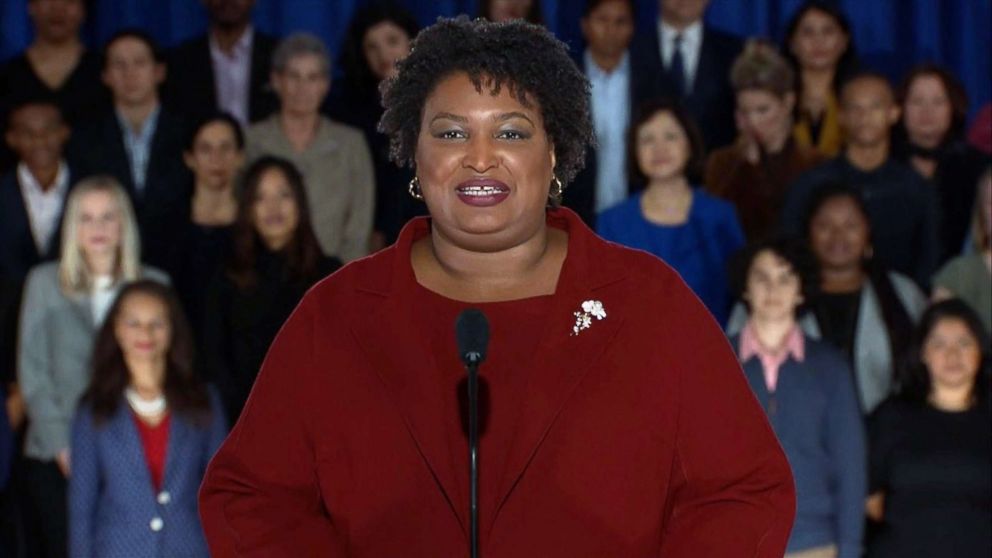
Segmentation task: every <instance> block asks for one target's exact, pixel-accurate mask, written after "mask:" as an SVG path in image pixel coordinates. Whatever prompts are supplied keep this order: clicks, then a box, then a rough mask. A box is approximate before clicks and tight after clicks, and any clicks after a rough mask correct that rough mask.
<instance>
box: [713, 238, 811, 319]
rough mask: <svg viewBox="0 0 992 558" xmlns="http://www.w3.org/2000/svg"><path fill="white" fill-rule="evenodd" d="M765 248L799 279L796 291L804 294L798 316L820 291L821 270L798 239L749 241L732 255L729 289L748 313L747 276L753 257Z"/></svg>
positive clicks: (749, 306)
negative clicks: (745, 293)
mask: <svg viewBox="0 0 992 558" xmlns="http://www.w3.org/2000/svg"><path fill="white" fill-rule="evenodd" d="M765 250H768V251H769V252H771V253H773V254H775V255H776V256H778V257H779V258H782V259H783V260H784V261H785V262H787V263H788V264H789V267H791V268H792V271H793V272H794V273H795V274H796V277H798V278H799V291H800V294H802V295H803V301H802V303H801V304H800V305H799V306H798V307H796V316H800V315H801V314H802V313H803V312H805V311H806V310H808V309H809V306H810V304H811V303H812V302H813V300H814V299H815V298H816V296H817V295H818V294H819V292H820V270H819V267H818V266H817V265H816V260H815V259H814V258H813V254H811V253H810V251H809V249H808V248H807V246H806V243H805V242H803V241H802V240H801V239H799V238H795V237H791V236H773V237H770V238H766V239H764V240H759V241H757V242H754V243H751V244H749V245H748V246H747V247H745V248H744V249H742V250H740V251H738V252H737V253H736V254H734V256H733V257H732V258H731V259H730V263H729V265H728V266H727V267H728V271H729V279H730V287H731V290H732V291H733V293H734V295H735V296H736V297H737V299H738V300H740V301H741V302H742V303H744V306H745V307H746V308H747V309H748V312H750V311H751V305H750V304H749V303H748V301H747V300H746V299H745V298H744V292H745V291H747V278H748V275H749V274H750V273H751V265H752V264H754V260H755V258H757V257H758V254H760V253H762V252H764V251H765Z"/></svg>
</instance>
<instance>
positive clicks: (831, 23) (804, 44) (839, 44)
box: [789, 9, 850, 71]
mask: <svg viewBox="0 0 992 558" xmlns="http://www.w3.org/2000/svg"><path fill="white" fill-rule="evenodd" d="M849 41H850V38H849V37H848V36H847V34H846V33H844V29H843V28H842V27H841V26H840V23H838V22H837V20H835V19H834V18H833V16H831V15H830V14H828V13H825V12H821V11H819V10H815V9H814V10H807V11H806V13H805V14H803V17H802V19H800V20H799V25H798V26H797V27H796V31H795V33H794V34H793V36H792V40H791V42H790V43H789V49H790V50H791V51H792V54H793V55H795V57H796V59H797V60H798V61H799V66H800V67H801V68H802V69H804V70H811V71H827V70H831V69H833V68H835V67H836V66H837V63H838V62H839V61H840V57H841V56H842V55H843V54H844V51H845V50H847V44H848V42H849Z"/></svg>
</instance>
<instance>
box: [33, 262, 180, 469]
mask: <svg viewBox="0 0 992 558" xmlns="http://www.w3.org/2000/svg"><path fill="white" fill-rule="evenodd" d="M58 265H59V264H58V262H49V263H44V264H41V265H39V266H37V267H35V268H33V269H32V270H31V271H30V272H29V273H28V276H27V280H26V282H25V285H24V299H23V302H22V304H21V321H20V327H19V328H18V331H19V338H18V346H17V379H18V383H19V384H20V388H21V393H22V394H23V396H24V403H25V408H26V411H27V415H28V428H27V434H26V440H25V444H24V454H25V455H26V456H28V457H31V458H34V459H38V460H41V461H50V460H52V459H54V458H55V456H56V455H57V454H58V453H59V452H60V451H62V450H63V449H66V448H68V447H69V429H70V425H71V424H72V417H73V416H74V415H75V412H76V404H77V402H78V401H79V398H80V396H82V394H83V392H84V391H85V390H86V387H87V385H88V384H89V380H90V370H89V366H90V355H91V353H92V351H93V342H94V340H95V338H96V334H97V331H98V330H99V327H100V325H101V324H97V323H95V322H94V318H93V310H92V308H91V301H90V296H89V295H82V296H78V297H68V296H66V295H65V294H64V293H63V292H62V289H61V288H60V286H59V277H58V274H59V268H58ZM142 276H143V277H144V278H147V279H154V280H156V281H160V282H162V283H168V282H169V279H168V277H167V276H166V275H165V274H164V273H162V272H161V271H158V270H156V269H153V268H148V267H146V268H144V269H142ZM117 288H118V289H119V288H120V285H118V286H117Z"/></svg>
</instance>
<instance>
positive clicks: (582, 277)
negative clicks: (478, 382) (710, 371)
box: [483, 210, 625, 531]
mask: <svg viewBox="0 0 992 558" xmlns="http://www.w3.org/2000/svg"><path fill="white" fill-rule="evenodd" d="M566 211H567V210H559V212H560V214H561V213H565V212H566ZM565 217H566V218H565V219H564V220H565V221H566V223H567V224H566V227H567V229H568V231H569V243H568V244H569V246H568V257H567V258H566V261H565V264H564V265H563V266H562V271H561V275H560V276H559V279H558V287H557V290H556V292H555V297H554V303H553V304H552V310H551V315H550V316H549V317H548V328H547V329H546V331H545V334H544V340H543V341H542V343H541V344H540V346H541V347H542V349H541V353H540V356H539V357H538V358H537V360H536V362H535V365H534V366H533V368H532V371H531V374H532V375H531V378H530V381H529V383H528V385H527V389H526V392H525V393H524V400H523V403H522V405H521V411H520V419H519V421H518V425H519V426H518V429H517V431H516V433H515V435H514V437H513V442H512V443H511V445H510V447H509V448H508V455H507V465H506V467H505V469H504V471H503V473H502V477H501V479H500V481H499V484H498V485H497V486H498V489H497V492H496V494H497V504H496V512H495V513H494V514H493V516H492V520H491V523H490V525H489V527H488V528H489V530H490V531H492V529H493V527H494V526H495V523H496V520H497V519H498V517H499V514H500V511H501V509H502V508H503V506H504V504H505V503H506V501H507V499H509V497H510V496H511V495H512V493H513V489H514V487H515V486H516V485H517V483H518V482H519V480H520V478H521V477H522V476H523V475H524V474H525V472H526V469H527V467H528V465H529V464H530V463H531V461H532V459H533V458H534V456H535V455H536V454H537V452H538V450H539V449H540V446H541V444H542V443H543V442H544V441H545V440H546V439H547V437H548V435H549V432H550V430H551V429H552V427H553V426H554V423H555V420H556V419H557V418H558V415H559V414H560V413H561V411H562V409H563V408H564V406H565V403H566V402H567V401H568V399H569V397H570V396H571V395H572V393H573V392H574V390H575V387H576V386H577V385H578V383H579V382H580V381H581V380H582V378H583V377H585V375H586V374H587V373H588V372H589V371H590V370H591V369H592V368H593V365H594V364H596V362H597V361H598V360H599V357H600V356H601V355H602V353H603V352H604V351H605V350H606V348H607V347H608V346H609V345H610V343H611V342H612V339H613V338H614V336H615V335H616V334H617V332H618V331H619V329H620V327H621V325H622V324H623V312H622V310H621V307H622V304H623V300H622V297H621V296H618V295H616V294H615V293H618V292H620V291H618V290H615V289H614V290H611V289H608V288H607V287H609V286H611V285H613V284H615V283H617V282H619V281H622V280H623V278H624V276H625V275H624V273H623V271H622V270H621V269H618V268H616V267H614V266H610V265H609V264H608V263H603V262H598V263H597V264H596V265H592V262H591V261H590V260H589V247H590V244H591V243H593V242H601V241H600V240H598V239H597V238H596V237H595V235H594V234H593V233H592V231H591V230H589V229H588V228H587V227H586V226H585V225H584V224H582V223H581V221H580V220H579V218H578V217H577V216H575V215H574V214H572V213H571V212H570V211H569V212H568V214H567V215H566V216H565ZM554 218H555V217H552V219H554ZM587 300H593V301H599V302H601V303H602V304H603V307H604V310H605V311H606V318H604V319H602V320H597V319H595V318H593V320H592V324H591V326H590V327H589V328H588V329H583V330H580V331H579V332H578V333H577V334H576V333H574V331H573V327H574V326H575V325H576V319H577V317H576V315H575V313H576V312H580V313H581V312H582V303H583V302H585V301H587ZM618 310H620V311H618ZM483 366H485V364H483Z"/></svg>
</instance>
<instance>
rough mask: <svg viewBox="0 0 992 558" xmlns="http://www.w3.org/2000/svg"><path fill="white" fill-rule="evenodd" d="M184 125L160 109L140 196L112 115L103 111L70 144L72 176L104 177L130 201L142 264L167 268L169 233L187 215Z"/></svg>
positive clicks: (183, 122) (177, 118)
mask: <svg viewBox="0 0 992 558" xmlns="http://www.w3.org/2000/svg"><path fill="white" fill-rule="evenodd" d="M188 130H189V128H188V125H187V121H186V120H185V119H184V118H183V117H182V116H180V115H178V114H177V113H176V112H174V111H172V110H170V109H169V108H168V107H165V106H163V107H162V109H161V112H160V113H159V117H158V124H157V125H156V128H155V133H154V135H153V136H152V145H151V150H150V153H149V157H150V159H149V161H148V170H147V175H146V178H145V188H144V191H143V192H141V193H140V194H139V193H138V192H137V191H136V190H135V186H134V180H133V179H132V177H131V163H130V161H129V159H128V157H127V152H126V151H125V148H124V131H123V130H122V129H121V125H120V123H119V122H118V120H117V115H116V113H115V112H114V111H112V110H111V111H106V112H104V113H103V114H101V115H98V116H97V117H96V118H94V119H93V120H91V121H90V122H88V123H86V124H84V125H82V126H80V128H79V129H78V130H77V131H75V132H74V133H73V134H72V138H71V139H70V141H69V149H68V155H69V157H68V158H69V161H70V162H71V163H72V164H73V165H74V168H75V169H76V171H77V176H79V177H81V178H86V177H88V176H93V175H97V174H109V175H111V176H113V177H114V178H116V179H117V180H119V181H120V183H121V184H122V185H123V186H124V188H125V190H127V192H128V194H129V195H130V197H131V202H132V203H133V204H134V210H135V215H136V217H137V219H138V228H139V229H140V231H141V256H142V260H143V261H145V262H147V263H150V264H152V265H154V266H155V267H159V268H162V267H166V264H167V261H166V256H165V254H166V253H167V251H168V246H169V236H170V234H171V233H170V228H171V227H172V226H173V225H174V224H175V223H177V222H179V221H180V220H181V219H182V218H183V217H184V216H185V215H186V214H187V213H189V204H190V197H191V195H192V189H191V187H190V184H191V183H192V179H191V177H190V173H189V169H187V168H186V165H185V163H184V162H183V149H184V146H185V144H186V139H187V135H188V134H189V131H188Z"/></svg>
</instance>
